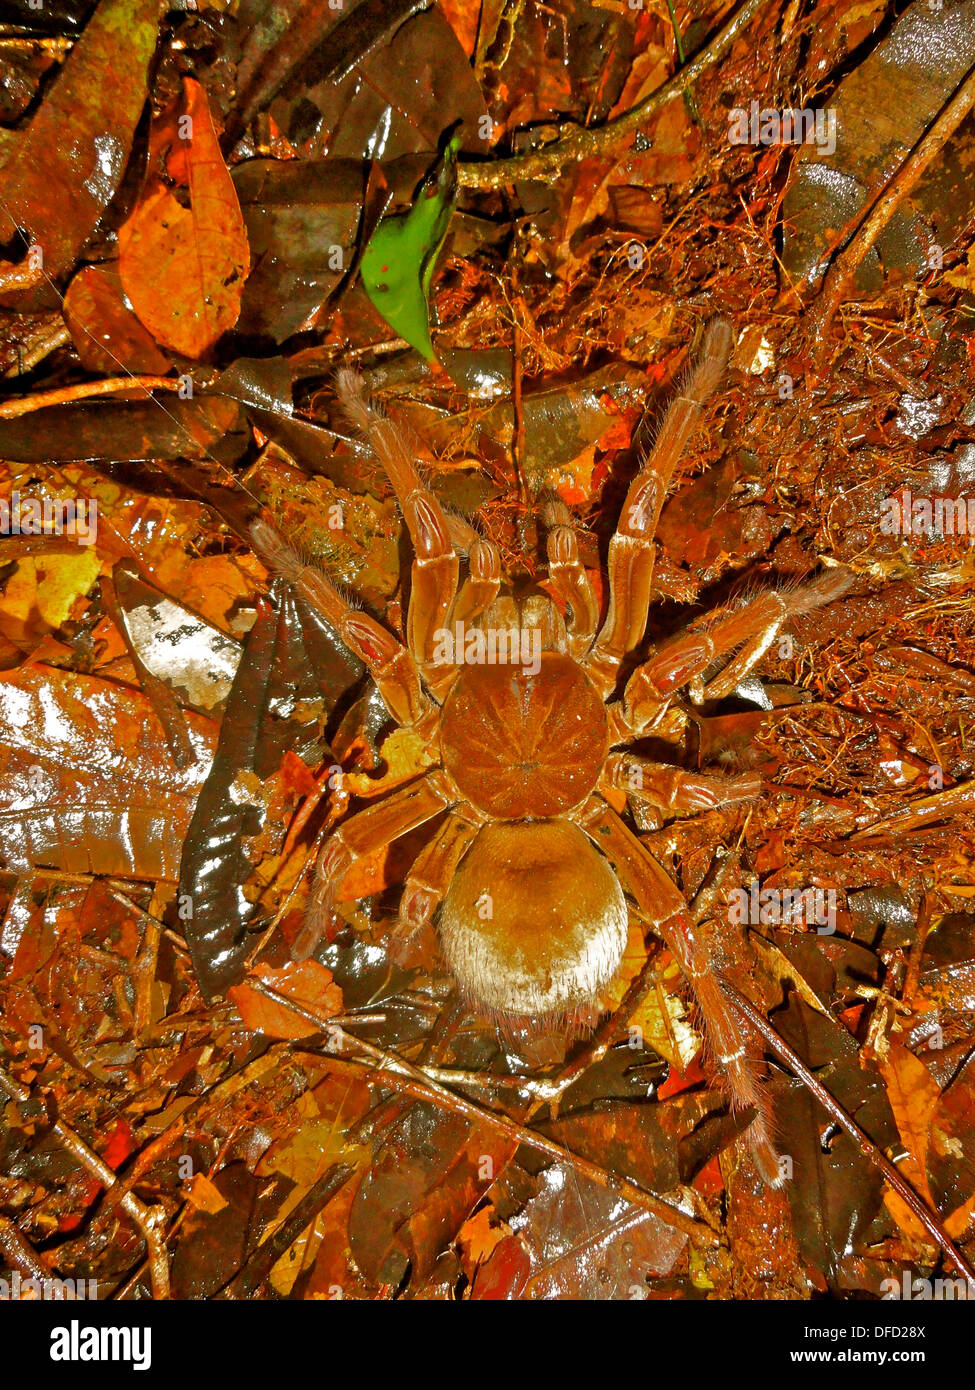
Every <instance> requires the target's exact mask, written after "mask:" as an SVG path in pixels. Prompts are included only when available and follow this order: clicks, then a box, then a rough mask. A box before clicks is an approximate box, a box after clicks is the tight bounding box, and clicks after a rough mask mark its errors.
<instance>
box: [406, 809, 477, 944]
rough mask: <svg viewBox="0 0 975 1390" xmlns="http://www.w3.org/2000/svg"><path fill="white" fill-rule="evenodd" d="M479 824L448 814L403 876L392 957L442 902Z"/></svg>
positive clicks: (419, 929)
mask: <svg viewBox="0 0 975 1390" xmlns="http://www.w3.org/2000/svg"><path fill="white" fill-rule="evenodd" d="M479 830H480V826H479V825H473V824H471V822H470V821H467V820H464V819H463V818H462V817H461V816H458V815H455V814H454V813H451V814H449V815H448V816H447V819H446V820H445V821H444V823H443V825H442V826H441V827H440V829H439V830H438V831H437V833H436V834H435V835H434V837H433V839H432V840H431V841H430V843H429V844H428V845H427V846H426V847H425V848H424V849H422V850H421V851H420V853H419V854H418V855H417V857H416V859H414V861H413V866H412V868H411V869H410V871H409V873H408V874H407V876H406V883H405V884H404V886H403V896H402V898H401V899H400V907H399V919H398V921H397V923H396V926H395V927H394V929H393V930H394V935H395V937H396V938H397V940H396V944H395V947H394V954H398V953H400V952H401V951H402V949H403V947H404V946H405V945H406V943H407V942H408V941H410V940H411V939H412V938H413V937H414V936H415V935H416V934H417V932H419V931H421V930H422V929H423V928H424V927H425V926H426V925H427V923H428V922H429V921H431V920H432V918H433V914H434V913H435V912H436V910H437V908H438V907H439V905H440V903H441V902H442V901H443V899H444V897H445V895H446V893H447V889H448V888H449V887H450V881H451V879H452V878H453V876H454V871H455V870H456V868H457V865H458V864H459V863H460V861H461V860H462V859H463V857H464V855H465V854H466V853H467V851H468V850H469V849H470V847H471V844H472V843H473V841H474V840H475V838H476V837H477V834H478V831H479Z"/></svg>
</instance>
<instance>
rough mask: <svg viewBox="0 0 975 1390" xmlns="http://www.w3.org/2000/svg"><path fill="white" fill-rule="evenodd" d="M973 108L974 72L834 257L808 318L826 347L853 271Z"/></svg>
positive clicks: (974, 71) (973, 70)
mask: <svg viewBox="0 0 975 1390" xmlns="http://www.w3.org/2000/svg"><path fill="white" fill-rule="evenodd" d="M973 106H975V69H972V71H970V72H969V74H968V76H967V77H966V79H965V81H964V82H963V83H962V85H961V87H959V89H958V91H957V92H956V93H955V95H954V97H953V98H952V99H951V101H950V102H949V103H948V105H947V106H946V107H945V108H944V109H943V110H942V112H941V115H940V116H939V117H938V119H937V120H936V121H935V123H934V125H933V126H932V127H931V129H930V130H929V131H928V133H927V134H926V135H925V136H924V138H923V139H922V140H921V141H920V143H919V144H917V145H916V146H915V147H914V149H913V151H912V152H911V154H910V155H909V157H908V158H907V159H906V160H905V161H904V163H903V164H902V165H901V167H900V168H899V169H898V171H897V173H896V174H895V175H894V177H893V178H892V179H891V180H890V182H889V183H888V184H887V186H886V188H885V189H883V191H882V192H881V193H880V194H879V195H878V197H877V200H876V202H875V203H874V205H873V207H872V209H871V211H870V215H869V217H868V218H867V219H866V221H865V222H864V223H863V224H862V226H861V227H860V230H859V231H858V232H857V233H856V235H855V236H854V237H853V240H852V241H851V242H850V243H849V245H848V246H847V247H846V248H845V249H844V250H843V251H842V252H841V253H840V255H839V256H837V258H836V260H835V261H834V262H833V264H832V265H831V266H830V269H829V272H828V273H827V276H826V279H825V281H824V282H823V289H822V294H821V297H820V301H819V303H818V304H817V306H816V308H815V310H814V312H813V313H812V315H811V322H810V334H811V336H812V337H814V338H816V339H818V341H819V345H820V351H821V352H822V351H824V350H825V344H826V340H827V335H828V333H829V330H830V327H831V326H832V323H833V319H834V317H835V315H836V311H837V309H838V308H839V306H840V301H841V300H842V299H843V298H844V297H845V296H846V293H847V291H848V289H849V287H850V283H851V281H852V279H853V276H854V274H855V273H856V269H857V267H858V266H859V264H860V262H861V261H862V260H863V258H864V256H865V255H866V254H867V252H868V251H869V250H870V248H871V247H872V246H873V245H874V244H875V243H876V241H877V240H878V238H879V237H880V235H881V233H882V232H883V230H884V228H885V227H886V226H887V223H888V222H889V221H890V219H891V217H892V216H893V214H894V213H895V212H896V210H897V208H898V207H899V205H900V204H901V202H902V201H903V200H904V198H906V197H907V195H908V193H910V192H911V190H912V189H913V188H914V187H915V186H916V185H917V183H918V180H919V179H920V178H921V175H922V174H923V173H924V172H925V170H926V169H927V168H928V166H929V165H930V164H931V163H932V161H933V160H934V159H935V158H936V157H937V155H939V154H940V153H941V151H942V149H943V148H944V146H945V145H946V144H947V142H948V140H949V139H950V138H951V136H952V135H953V134H954V133H955V131H956V130H957V129H958V127H959V126H960V125H961V123H962V121H963V120H964V119H965V117H966V116H967V115H968V113H969V112H970V111H971V109H972V107H973Z"/></svg>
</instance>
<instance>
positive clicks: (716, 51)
mask: <svg viewBox="0 0 975 1390" xmlns="http://www.w3.org/2000/svg"><path fill="white" fill-rule="evenodd" d="M771 8H772V5H771V4H770V0H746V3H745V4H744V5H742V7H741V9H740V10H739V11H738V13H737V14H735V15H734V16H733V17H732V18H731V19H730V20H729V21H728V23H727V24H726V25H725V26H724V28H723V29H721V30H719V32H718V33H717V34H716V35H715V37H714V39H713V41H712V42H711V43H710V44H708V46H707V47H706V48H704V49H703V50H702V51H701V52H700V53H699V54H698V55H697V57H696V58H693V59H692V60H691V61H690V62H689V63H688V64H687V65H686V66H685V67H682V68H681V69H680V70H679V71H678V72H676V73H675V74H674V76H673V77H672V78H671V79H670V81H669V82H665V83H664V85H663V86H662V87H658V88H657V90H656V91H655V92H651V93H650V95H649V96H648V97H645V98H644V100H643V101H641V102H638V103H637V105H636V106H634V107H633V108H632V109H631V110H629V111H625V112H624V113H623V114H622V115H621V116H617V117H616V118H615V119H614V120H612V121H607V122H606V124H605V125H601V126H596V127H595V128H587V127H583V126H577V127H574V128H573V129H572V130H571V131H570V133H569V134H568V135H564V136H563V137H562V138H561V139H560V140H555V141H553V142H552V143H551V144H548V145H545V146H544V147H543V148H542V149H540V150H530V151H528V152H527V153H526V154H521V155H515V156H514V157H513V158H511V159H496V160H490V161H487V162H485V163H483V164H470V163H464V164H459V165H458V166H457V182H458V184H459V185H460V186H461V187H462V188H479V189H496V188H503V187H504V186H505V185H506V184H511V183H515V182H516V181H518V180H520V179H539V178H544V177H545V176H546V175H548V174H557V173H559V172H561V170H563V169H564V168H565V166H566V165H568V164H571V163H573V162H574V161H575V160H579V159H586V158H588V157H590V156H593V155H602V156H604V157H606V156H612V155H614V154H616V152H617V151H618V150H619V149H620V147H621V146H622V145H623V144H624V143H625V141H626V140H628V139H629V137H630V136H631V135H635V134H636V132H637V131H639V130H641V129H642V128H643V127H644V126H645V125H646V124H647V122H648V121H649V120H650V118H651V117H652V116H655V115H656V113H657V112H658V111H659V110H661V108H662V107H664V106H666V105H667V103H668V102H671V101H673V100H674V98H675V97H679V96H683V94H684V93H685V92H686V91H688V90H689V89H690V88H691V87H693V85H694V83H695V82H696V81H697V79H698V78H699V77H700V76H701V75H702V73H705V72H706V71H707V70H708V68H712V67H714V65H715V63H717V62H719V61H720V60H721V59H722V58H723V57H724V55H725V54H726V53H727V52H728V50H729V48H730V47H731V45H732V44H733V43H734V42H735V40H736V39H737V38H738V36H739V35H740V34H741V33H742V32H743V31H744V30H745V29H746V28H747V27H748V25H749V24H751V22H752V20H753V19H754V17H755V16H756V15H757V14H758V12H759V11H760V10H762V9H771Z"/></svg>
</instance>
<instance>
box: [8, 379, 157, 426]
mask: <svg viewBox="0 0 975 1390" xmlns="http://www.w3.org/2000/svg"><path fill="white" fill-rule="evenodd" d="M181 385H182V383H181V382H180V380H179V378H178V377H172V376H109V377H105V378H104V379H103V380H101V381H82V382H80V383H79V384H78V385H77V386H63V387H61V388H60V389H59V390H57V391H37V392H35V394H34V395H33V396H21V397H20V398H19V399H18V400H15V401H4V403H3V404H2V405H0V420H16V419H17V417H18V416H20V415H31V414H33V412H34V411H35V410H44V409H45V407H46V406H49V405H68V404H70V402H72V401H84V400H88V399H89V398H90V397H91V396H114V395H115V394H116V393H117V392H119V391H133V390H141V391H145V392H146V393H147V394H148V393H149V392H150V391H178V390H179V389H180V386H181Z"/></svg>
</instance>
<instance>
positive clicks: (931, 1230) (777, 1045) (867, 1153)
mask: <svg viewBox="0 0 975 1390" xmlns="http://www.w3.org/2000/svg"><path fill="white" fill-rule="evenodd" d="M723 987H724V992H725V994H726V995H727V996H728V998H729V999H730V1000H731V1002H732V1003H733V1004H734V1006H735V1008H736V1009H737V1010H738V1011H739V1013H742V1014H744V1016H745V1018H747V1019H748V1021H749V1023H751V1025H752V1027H753V1028H755V1029H756V1030H757V1031H758V1032H759V1033H760V1034H761V1035H762V1037H763V1038H764V1039H765V1041H766V1042H767V1043H768V1045H769V1047H770V1048H771V1049H772V1051H773V1052H774V1053H775V1054H776V1056H777V1057H779V1058H780V1059H781V1060H782V1061H783V1062H784V1063H785V1064H786V1066H787V1067H789V1068H790V1070H792V1071H793V1072H795V1074H796V1076H797V1077H798V1078H799V1080H800V1081H801V1082H802V1084H803V1085H804V1086H805V1087H806V1089H807V1090H809V1091H811V1092H812V1094H813V1095H814V1096H815V1097H816V1099H817V1100H818V1101H819V1103H820V1105H821V1106H822V1107H823V1109H824V1110H825V1111H826V1113H827V1114H828V1115H829V1117H830V1119H832V1120H835V1121H836V1123H837V1124H838V1125H839V1126H840V1128H841V1129H844V1130H845V1131H846V1133H847V1134H848V1135H849V1136H850V1138H851V1139H852V1140H853V1141H854V1143H855V1144H856V1145H857V1147H858V1148H859V1150H860V1152H861V1153H862V1154H863V1155H864V1157H865V1158H869V1160H870V1162H871V1163H872V1164H873V1165H874V1167H876V1168H879V1169H880V1171H881V1172H882V1173H883V1175H884V1177H885V1178H886V1179H887V1181H888V1183H889V1184H890V1186H891V1187H892V1188H893V1189H894V1191H895V1192H896V1193H897V1195H898V1196H899V1197H901V1198H903V1200H904V1201H905V1202H906V1204H907V1205H908V1206H909V1207H910V1209H911V1211H912V1212H913V1213H914V1215H915V1216H916V1217H917V1219H918V1220H919V1221H920V1222H921V1224H922V1226H923V1227H924V1229H925V1230H926V1231H927V1232H928V1234H929V1235H930V1236H931V1238H932V1239H933V1240H934V1242H935V1244H936V1245H939V1246H940V1247H941V1249H942V1250H943V1251H944V1253H945V1255H946V1256H947V1257H948V1259H949V1260H950V1261H951V1263H952V1264H953V1265H954V1266H955V1268H956V1269H957V1270H958V1272H959V1273H960V1274H962V1275H963V1276H964V1277H965V1278H966V1279H967V1280H968V1281H969V1283H971V1284H973V1285H975V1267H973V1266H972V1265H970V1264H969V1262H968V1260H967V1259H966V1257H965V1256H964V1255H963V1254H962V1253H961V1251H960V1250H958V1249H957V1248H956V1247H955V1245H954V1244H953V1242H952V1240H951V1237H950V1236H949V1235H948V1233H947V1232H946V1231H945V1229H944V1227H943V1226H942V1225H941V1222H940V1220H939V1219H938V1217H937V1214H936V1213H934V1212H932V1211H931V1210H930V1209H929V1208H928V1206H927V1203H925V1202H924V1201H922V1199H921V1198H920V1197H919V1196H918V1194H917V1193H916V1192H915V1191H914V1189H913V1187H911V1185H910V1183H908V1182H906V1181H905V1180H904V1178H903V1177H902V1176H901V1174H900V1173H899V1172H898V1171H897V1169H896V1167H895V1166H894V1164H893V1163H891V1161H890V1159H889V1158H888V1157H887V1155H886V1154H885V1153H884V1152H883V1151H882V1150H881V1149H880V1148H878V1146H877V1145H876V1144H875V1143H874V1141H873V1140H872V1139H871V1138H870V1136H869V1134H867V1133H866V1132H865V1131H864V1130H862V1129H861V1128H860V1126H859V1125H858V1124H857V1122H856V1121H855V1120H854V1119H853V1118H852V1116H850V1115H848V1114H847V1113H846V1111H845V1110H844V1109H843V1107H842V1105H840V1103H839V1101H837V1100H836V1099H834V1097H833V1096H831V1095H830V1093H829V1091H827V1090H826V1088H825V1086H823V1085H821V1084H820V1082H818V1081H817V1080H816V1078H815V1076H813V1074H812V1072H811V1071H810V1070H809V1068H808V1067H807V1066H806V1064H805V1063H804V1062H803V1060H802V1058H801V1057H799V1056H797V1054H796V1053H795V1052H793V1050H792V1048H791V1047H790V1046H789V1044H788V1043H787V1042H786V1041H785V1039H784V1038H780V1037H779V1035H778V1033H777V1032H776V1031H775V1029H774V1028H773V1027H772V1025H771V1023H769V1021H768V1019H767V1018H766V1017H765V1015H764V1014H762V1013H760V1012H759V1010H758V1009H756V1008H755V1005H754V1004H752V1003H751V1002H750V1001H749V1000H748V999H746V998H745V996H744V995H743V994H741V993H739V991H738V990H737V989H735V987H734V985H731V984H729V983H728V981H727V979H725V980H724V981H723Z"/></svg>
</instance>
